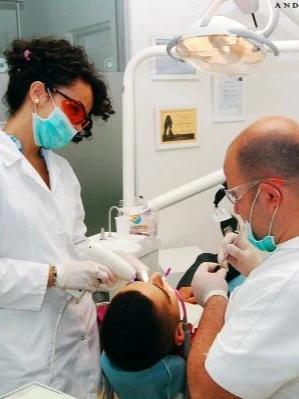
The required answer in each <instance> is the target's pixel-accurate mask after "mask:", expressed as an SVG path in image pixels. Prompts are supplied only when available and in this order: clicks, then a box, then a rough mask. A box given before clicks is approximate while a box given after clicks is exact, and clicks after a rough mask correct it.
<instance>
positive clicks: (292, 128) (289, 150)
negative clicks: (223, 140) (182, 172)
mask: <svg viewBox="0 0 299 399" xmlns="http://www.w3.org/2000/svg"><path fill="white" fill-rule="evenodd" d="M224 173H225V175H226V178H227V183H228V187H229V188H232V187H236V186H239V185H244V184H246V183H249V182H254V181H260V183H259V184H257V185H256V186H255V187H252V189H249V190H248V191H247V192H246V193H245V194H244V195H243V196H242V198H241V199H240V200H238V201H237V203H236V205H235V211H236V213H239V214H240V215H241V216H242V218H243V219H244V220H249V219H250V214H251V211H252V205H253V203H254V201H255V199H256V204H255V208H254V214H253V222H254V227H255V233H256V236H257V237H264V236H265V235H266V234H268V233H269V232H268V229H269V224H270V223H271V219H272V216H273V213H274V212H275V210H276V208H278V211H277V216H276V218H275V222H274V224H273V233H274V235H275V237H276V241H277V242H283V241H285V240H287V239H290V238H292V237H294V236H297V235H299V125H298V123H297V122H296V121H294V120H292V119H289V118H285V117H280V116H273V117H267V118H263V119H260V120H259V121H257V122H255V123H253V124H252V125H250V126H249V127H248V128H246V129H245V130H244V131H243V132H241V133H240V135H239V136H238V137H237V138H236V139H235V140H234V141H233V142H232V144H231V145H230V146H229V148H228V150H227V153H226V157H225V162H224ZM269 178H276V180H275V179H270V180H269ZM277 178H278V179H279V180H277ZM265 179H266V180H265Z"/></svg>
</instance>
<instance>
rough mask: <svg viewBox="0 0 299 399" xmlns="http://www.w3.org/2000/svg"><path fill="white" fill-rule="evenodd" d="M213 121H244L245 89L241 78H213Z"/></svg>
mask: <svg viewBox="0 0 299 399" xmlns="http://www.w3.org/2000/svg"><path fill="white" fill-rule="evenodd" d="M212 79H213V120H214V122H235V121H243V120H245V89H244V78H242V77H213V78H212Z"/></svg>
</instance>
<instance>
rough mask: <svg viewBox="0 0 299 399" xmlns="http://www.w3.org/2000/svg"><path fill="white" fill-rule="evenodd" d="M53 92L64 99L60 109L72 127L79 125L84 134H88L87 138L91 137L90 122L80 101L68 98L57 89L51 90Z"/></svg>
mask: <svg viewBox="0 0 299 399" xmlns="http://www.w3.org/2000/svg"><path fill="white" fill-rule="evenodd" d="M53 92H54V93H57V94H60V95H61V96H62V97H63V98H64V100H63V101H62V102H61V108H62V110H63V112H64V113H65V114H66V116H67V117H68V118H69V120H70V122H71V123H72V124H73V125H80V126H81V129H82V130H83V131H84V132H85V134H86V132H88V133H89V136H91V132H90V130H91V128H92V120H91V118H90V116H89V115H88V113H87V112H86V109H85V106H84V105H83V104H82V103H81V101H78V100H75V99H73V98H71V97H69V96H68V95H66V94H64V93H62V92H61V91H60V90H58V89H53ZM88 133H87V134H88Z"/></svg>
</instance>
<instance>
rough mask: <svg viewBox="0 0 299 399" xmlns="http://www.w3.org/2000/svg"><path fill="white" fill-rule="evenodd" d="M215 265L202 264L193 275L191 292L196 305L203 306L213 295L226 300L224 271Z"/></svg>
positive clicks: (209, 263) (226, 286) (226, 288)
mask: <svg viewBox="0 0 299 399" xmlns="http://www.w3.org/2000/svg"><path fill="white" fill-rule="evenodd" d="M217 267H219V265H218V264H217V263H212V262H205V263H202V264H201V265H200V266H199V268H198V269H197V271H196V273H195V274H194V277H193V280H192V284H191V285H192V291H193V295H194V296H195V298H196V300H197V303H198V304H199V305H201V306H204V305H205V303H206V302H207V300H208V299H209V298H210V297H211V296H214V295H220V296H223V297H225V298H227V290H228V285H227V282H226V281H225V276H226V272H227V271H226V270H225V269H224V268H220V269H219V270H218V271H215V270H216V268H217Z"/></svg>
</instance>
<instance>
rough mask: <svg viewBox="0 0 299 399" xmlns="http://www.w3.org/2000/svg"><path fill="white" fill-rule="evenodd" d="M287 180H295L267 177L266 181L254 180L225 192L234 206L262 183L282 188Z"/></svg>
mask: <svg viewBox="0 0 299 399" xmlns="http://www.w3.org/2000/svg"><path fill="white" fill-rule="evenodd" d="M286 180H289V181H294V179H281V178H279V177H266V178H264V179H259V180H254V181H251V182H248V183H245V184H240V186H236V187H233V188H231V189H230V190H224V192H225V195H226V197H227V198H228V199H229V200H230V202H231V203H232V204H233V205H236V204H237V202H239V201H240V200H241V198H243V197H244V195H245V194H247V193H248V192H249V191H250V190H252V189H253V188H255V187H257V186H258V185H259V184H260V183H262V182H267V183H272V184H273V185H278V186H282V185H284V184H285V182H286ZM297 180H298V179H297Z"/></svg>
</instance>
